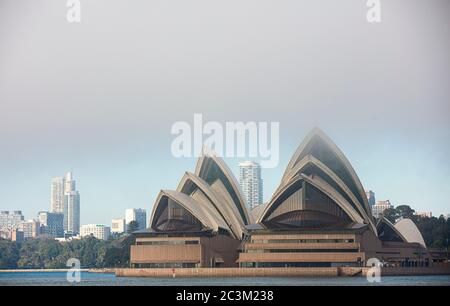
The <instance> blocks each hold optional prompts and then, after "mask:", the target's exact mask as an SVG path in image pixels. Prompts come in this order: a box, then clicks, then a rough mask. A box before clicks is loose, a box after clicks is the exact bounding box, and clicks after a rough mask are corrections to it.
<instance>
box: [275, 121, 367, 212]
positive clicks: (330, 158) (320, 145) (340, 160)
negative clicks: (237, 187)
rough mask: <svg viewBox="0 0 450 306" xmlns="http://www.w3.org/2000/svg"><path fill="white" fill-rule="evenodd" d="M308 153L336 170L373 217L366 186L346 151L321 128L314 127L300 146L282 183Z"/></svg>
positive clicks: (332, 169)
mask: <svg viewBox="0 0 450 306" xmlns="http://www.w3.org/2000/svg"><path fill="white" fill-rule="evenodd" d="M307 155H312V156H314V157H315V158H316V159H318V160H319V161H321V162H322V163H323V164H324V165H326V166H327V167H328V168H329V169H331V171H332V172H334V173H335V174H336V175H337V176H338V177H339V178H340V180H341V181H342V182H344V183H345V185H346V186H347V187H348V189H349V190H350V191H351V192H352V193H353V195H354V196H355V198H356V199H357V200H358V202H359V203H360V205H361V206H362V209H363V210H364V211H365V212H366V214H367V215H368V216H370V217H371V215H372V214H371V211H370V207H369V203H368V201H367V198H366V195H365V191H364V188H363V186H362V184H361V182H360V180H359V178H358V176H357V175H356V172H355V170H354V169H353V167H352V166H351V164H350V162H349V161H348V160H347V158H346V157H345V155H344V153H342V151H341V150H340V149H339V148H338V147H337V146H336V144H335V143H334V142H333V141H332V140H331V139H330V138H329V137H328V136H327V135H326V134H325V133H324V132H323V131H322V130H320V129H319V128H314V129H313V130H312V131H311V132H310V133H309V134H308V135H307V136H306V138H305V139H304V140H303V142H302V143H301V144H300V145H299V146H298V148H297V150H296V151H295V153H294V155H293V156H292V158H291V160H290V161H289V164H288V166H287V167H286V170H285V172H284V175H283V178H282V184H283V183H285V182H286V181H288V180H289V179H290V178H292V177H293V176H294V175H295V174H296V173H295V166H296V165H297V164H298V163H299V162H300V161H301V160H302V159H303V158H304V157H305V156H307Z"/></svg>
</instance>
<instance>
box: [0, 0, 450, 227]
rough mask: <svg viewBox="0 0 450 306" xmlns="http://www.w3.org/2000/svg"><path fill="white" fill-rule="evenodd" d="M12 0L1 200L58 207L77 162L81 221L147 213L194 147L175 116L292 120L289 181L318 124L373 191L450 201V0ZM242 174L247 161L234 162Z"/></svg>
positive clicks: (6, 38)
mask: <svg viewBox="0 0 450 306" xmlns="http://www.w3.org/2000/svg"><path fill="white" fill-rule="evenodd" d="M81 4H82V10H81V23H79V24H76V23H68V22H67V20H66V12H67V7H66V3H65V1H61V0H48V1H41V0H39V1H38V0H29V1H25V0H1V1H0V209H1V210H17V209H21V210H23V212H24V213H25V215H26V218H34V217H36V213H37V212H38V211H39V210H48V209H49V208H50V179H51V178H52V177H54V176H61V175H63V174H64V172H66V171H69V170H73V172H74V176H75V178H76V179H77V187H78V190H79V191H80V194H81V223H82V224H86V223H106V224H109V223H110V221H111V218H114V217H121V216H123V215H124V210H125V209H126V208H129V207H142V208H146V209H147V211H148V214H150V212H151V207H152V205H153V201H154V200H155V198H156V195H157V193H158V191H159V190H160V189H171V188H176V186H177V184H178V181H179V179H180V178H181V176H182V175H183V173H184V171H187V170H188V171H194V166H195V159H193V158H192V159H188V158H185V159H177V158H174V157H173V156H172V155H171V152H170V143H171V141H172V140H173V138H174V136H173V135H171V134H170V127H171V126H172V124H173V123H174V122H175V121H179V120H183V121H188V122H192V120H193V114H194V112H197V113H202V114H203V117H204V120H205V121H208V120H214V121H219V122H221V123H225V122H226V121H269V122H270V121H278V122H280V137H281V146H280V154H281V158H280V164H279V166H278V167H277V168H274V169H264V170H263V178H264V198H265V200H268V199H269V198H270V196H271V194H272V192H273V191H274V189H275V188H276V187H277V185H278V183H279V181H280V179H281V176H282V173H283V171H284V169H285V167H286V165H287V163H288V160H289V158H290V156H291V155H292V154H293V153H294V151H295V148H296V147H297V145H298V144H299V143H300V142H301V140H302V139H303V137H304V136H305V135H306V133H307V132H308V131H309V130H310V129H311V128H313V127H314V126H319V127H321V128H322V129H323V130H324V131H325V132H326V133H327V134H328V135H329V136H330V137H331V138H332V139H333V140H334V141H335V142H336V144H337V145H338V146H339V147H340V148H341V149H342V150H343V152H344V153H345V154H346V156H347V157H348V159H349V160H350V162H351V163H352V165H353V166H354V168H355V170H356V172H357V173H358V175H359V177H360V179H361V181H362V183H363V185H364V187H365V188H366V189H371V190H373V191H375V193H376V196H377V199H380V200H382V199H390V200H391V202H392V203H393V204H394V205H400V204H409V205H411V206H412V207H413V208H415V209H416V210H419V211H424V210H431V211H432V212H433V214H435V215H438V214H441V213H443V214H447V213H450V199H449V196H450V163H449V162H448V158H449V156H450V123H449V122H450V89H449V88H450V59H449V54H450V1H448V0H428V1H421V0H408V1H406V0H389V1H386V0H381V4H382V11H381V13H382V15H381V18H382V22H381V23H377V24H371V23H368V22H367V20H366V12H367V7H366V1H365V0H364V1H363V0H348V1H335V0H329V1H317V0H314V1H312V0H310V1H300V0H281V1H279V0H276V1H275V0H270V1H269V0H251V1H250V0H226V1H225V0H159V1H154V0H150V1H125V0H121V1H112V0H95V1H91V0H81ZM226 162H227V163H228V165H229V166H230V168H232V170H233V171H234V172H235V173H236V174H237V163H238V162H239V160H238V159H226Z"/></svg>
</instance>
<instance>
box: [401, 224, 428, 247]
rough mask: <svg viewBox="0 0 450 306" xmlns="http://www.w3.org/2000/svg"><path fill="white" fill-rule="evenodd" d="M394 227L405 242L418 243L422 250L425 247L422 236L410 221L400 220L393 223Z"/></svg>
mask: <svg viewBox="0 0 450 306" xmlns="http://www.w3.org/2000/svg"><path fill="white" fill-rule="evenodd" d="M394 227H395V229H397V230H398V231H399V232H400V233H401V234H402V235H403V237H405V239H406V241H408V242H415V243H419V244H420V245H422V246H423V247H424V248H426V247H427V246H426V244H425V240H423V236H422V234H421V233H420V231H419V229H418V228H417V226H416V225H415V224H414V222H413V221H412V220H411V219H401V220H399V221H398V222H397V223H395V225H394Z"/></svg>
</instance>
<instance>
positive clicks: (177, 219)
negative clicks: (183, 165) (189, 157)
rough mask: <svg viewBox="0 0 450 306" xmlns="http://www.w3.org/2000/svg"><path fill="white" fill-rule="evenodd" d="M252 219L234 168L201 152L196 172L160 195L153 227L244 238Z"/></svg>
mask: <svg viewBox="0 0 450 306" xmlns="http://www.w3.org/2000/svg"><path fill="white" fill-rule="evenodd" d="M250 222H251V218H250V217H249V214H248V212H247V208H246V206H245V205H244V201H243V198H242V196H241V193H240V189H239V188H238V187H237V182H236V179H235V178H234V176H233V175H232V174H231V171H230V170H229V169H228V167H227V166H226V165H225V163H224V162H223V161H222V160H221V159H220V158H218V157H216V156H213V155H202V157H200V158H199V160H198V162H197V167H196V174H194V173H190V172H186V173H185V174H184V176H183V177H182V179H181V181H180V183H179V184H178V187H177V190H176V191H173V190H162V191H161V192H160V193H159V194H158V197H157V199H156V201H155V204H154V206H153V211H152V216H151V219H150V227H151V228H152V229H153V230H155V231H163V232H167V231H172V232H180V231H181V232H186V231H187V232H188V231H202V230H211V231H212V232H214V233H218V232H221V233H224V232H227V233H228V234H229V235H230V236H232V237H234V238H236V239H241V238H242V237H243V236H244V233H245V231H246V230H245V226H246V225H247V224H249V223H250Z"/></svg>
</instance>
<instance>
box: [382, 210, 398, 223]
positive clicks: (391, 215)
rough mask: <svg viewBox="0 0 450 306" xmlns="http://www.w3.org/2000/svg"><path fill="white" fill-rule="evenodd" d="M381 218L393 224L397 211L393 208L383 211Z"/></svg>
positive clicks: (396, 217)
mask: <svg viewBox="0 0 450 306" xmlns="http://www.w3.org/2000/svg"><path fill="white" fill-rule="evenodd" d="M382 215H383V217H385V218H386V219H388V220H389V221H391V222H392V223H395V220H397V219H398V214H397V210H396V209H395V208H388V209H385V210H384V211H383V213H382Z"/></svg>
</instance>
